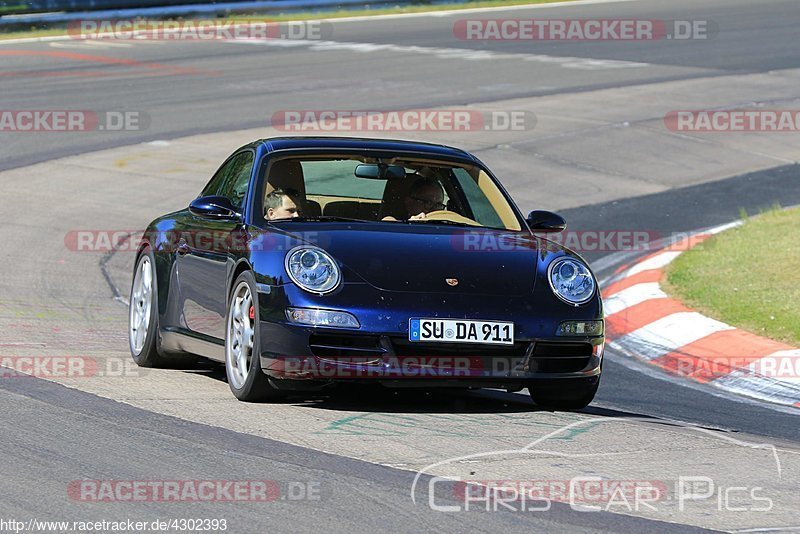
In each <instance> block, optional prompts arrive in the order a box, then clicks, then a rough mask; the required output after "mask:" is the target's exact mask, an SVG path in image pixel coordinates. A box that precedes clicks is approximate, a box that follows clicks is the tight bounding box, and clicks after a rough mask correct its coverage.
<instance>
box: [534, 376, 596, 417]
mask: <svg viewBox="0 0 800 534" xmlns="http://www.w3.org/2000/svg"><path fill="white" fill-rule="evenodd" d="M598 387H600V377H599V376H593V377H590V378H573V379H568V380H555V381H553V382H552V383H551V382H549V381H547V382H545V381H542V382H537V383H534V384H529V385H528V392H529V393H530V395H531V399H533V402H535V403H536V405H537V406H540V407H541V408H545V409H549V410H558V411H569V410H580V409H582V408H586V407H587V406H589V404H591V403H592V401H593V400H594V396H595V395H596V394H597V388H598Z"/></svg>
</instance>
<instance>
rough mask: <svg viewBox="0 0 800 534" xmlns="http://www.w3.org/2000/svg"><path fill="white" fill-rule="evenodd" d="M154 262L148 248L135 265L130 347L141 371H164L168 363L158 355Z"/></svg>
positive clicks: (130, 312) (129, 321) (131, 298)
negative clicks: (147, 368)
mask: <svg viewBox="0 0 800 534" xmlns="http://www.w3.org/2000/svg"><path fill="white" fill-rule="evenodd" d="M156 295H157V293H156V274H155V258H154V256H153V253H152V252H151V250H150V249H149V248H146V249H145V250H143V251H142V254H141V255H140V256H139V259H138V260H137V262H136V270H135V271H134V272H133V283H132V284H131V294H130V304H129V308H128V344H129V345H130V349H131V356H133V361H134V362H136V365H138V366H139V367H161V366H163V365H164V364H165V362H166V359H165V358H164V357H163V356H162V355H161V354H159V352H158V343H157V340H156V338H157V336H158V313H157V308H158V304H157V302H158V301H157V297H156Z"/></svg>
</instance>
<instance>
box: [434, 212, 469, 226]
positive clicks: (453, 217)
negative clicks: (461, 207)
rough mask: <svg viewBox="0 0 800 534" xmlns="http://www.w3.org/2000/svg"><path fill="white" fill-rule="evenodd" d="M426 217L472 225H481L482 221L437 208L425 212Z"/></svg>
mask: <svg viewBox="0 0 800 534" xmlns="http://www.w3.org/2000/svg"><path fill="white" fill-rule="evenodd" d="M425 219H426V220H430V219H438V220H440V221H451V222H456V223H464V224H469V225H470V226H480V223H478V222H477V221H473V220H472V219H470V218H469V217H464V216H463V215H461V214H460V213H456V212H454V211H449V210H436V211H432V212H430V213H427V214H425Z"/></svg>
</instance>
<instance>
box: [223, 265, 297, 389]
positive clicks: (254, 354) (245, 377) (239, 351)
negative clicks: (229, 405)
mask: <svg viewBox="0 0 800 534" xmlns="http://www.w3.org/2000/svg"><path fill="white" fill-rule="evenodd" d="M255 287H256V281H255V278H254V277H253V274H252V273H251V272H250V271H245V272H243V273H242V274H240V275H239V277H238V278H236V281H235V282H234V283H233V291H231V294H230V299H229V300H228V313H227V319H226V321H225V325H226V326H225V373H226V374H227V376H228V385H229V386H230V388H231V392H232V393H233V395H234V396H235V397H236V398H237V399H239V400H241V401H247V402H254V401H265V400H276V399H279V398H281V397H283V393H282V392H281V391H279V390H277V389H276V388H275V387H273V386H272V384H270V383H269V379H268V378H267V375H265V374H264V373H263V372H262V371H261V358H260V357H259V354H260V351H259V337H260V336H259V335H258V305H257V299H258V293H256V290H255Z"/></svg>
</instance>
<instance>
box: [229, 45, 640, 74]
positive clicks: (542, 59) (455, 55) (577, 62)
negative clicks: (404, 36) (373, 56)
mask: <svg viewBox="0 0 800 534" xmlns="http://www.w3.org/2000/svg"><path fill="white" fill-rule="evenodd" d="M221 42H223V43H226V44H239V45H241V44H245V45H256V46H271V47H276V48H299V47H307V48H308V49H309V50H313V51H315V52H330V51H340V50H345V51H351V52H361V53H371V52H397V53H404V54H421V55H427V56H435V57H438V58H441V59H463V60H468V61H475V60H498V59H511V60H515V61H532V62H536V63H546V64H552V65H556V66H559V67H563V68H566V69H579V70H605V69H630V68H641V67H649V66H650V64H649V63H639V62H635V61H622V60H615V59H591V58H583V57H571V56H548V55H545V54H525V53H517V52H514V53H507V52H493V51H491V50H471V49H469V48H441V47H430V46H413V45H396V44H380V43H355V42H347V41H321V40H320V41H316V40H311V39H296V40H295V39H230V40H225V41H221Z"/></svg>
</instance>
